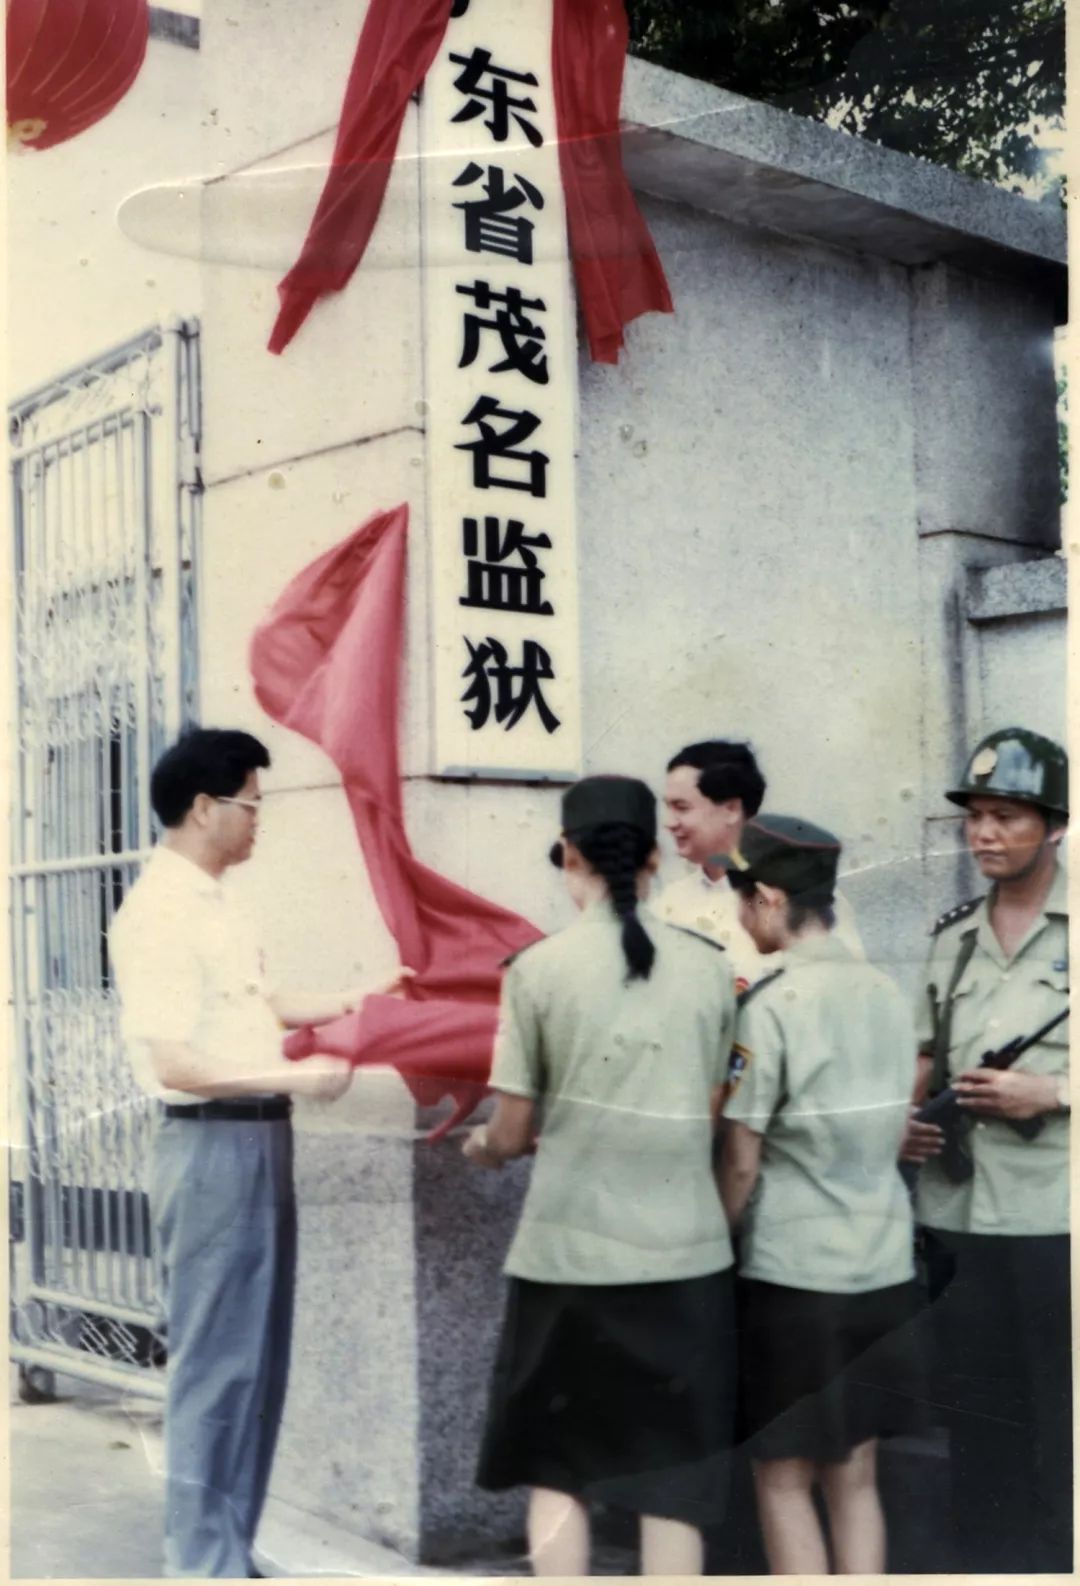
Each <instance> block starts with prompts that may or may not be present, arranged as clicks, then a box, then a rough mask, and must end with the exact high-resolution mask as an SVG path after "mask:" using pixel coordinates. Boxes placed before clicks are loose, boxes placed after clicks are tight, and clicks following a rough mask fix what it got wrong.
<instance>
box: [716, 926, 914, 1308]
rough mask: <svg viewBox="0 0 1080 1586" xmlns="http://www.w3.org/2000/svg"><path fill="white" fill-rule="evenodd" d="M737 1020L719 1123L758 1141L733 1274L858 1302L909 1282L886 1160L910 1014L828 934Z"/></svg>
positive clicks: (908, 1258)
mask: <svg viewBox="0 0 1080 1586" xmlns="http://www.w3.org/2000/svg"><path fill="white" fill-rule="evenodd" d="M784 956H785V968H784V970H783V972H782V973H781V974H779V975H778V976H777V977H776V978H775V979H774V980H771V981H769V982H767V983H766V984H765V985H763V986H762V988H761V990H760V991H758V992H757V993H756V994H755V995H754V996H753V997H751V998H750V999H749V1000H748V1001H747V1003H746V1005H745V1007H744V1008H743V1010H742V1011H741V1013H740V1015H739V1020H738V1027H737V1033H736V1065H737V1068H736V1072H737V1075H738V1076H739V1077H738V1078H737V1083H736V1085H735V1089H734V1092H733V1094H732V1096H731V1098H730V1100H729V1101H728V1103H727V1106H726V1107H725V1109H724V1116H725V1118H728V1119H732V1120H734V1121H735V1122H738V1123H745V1124H746V1125H747V1126H748V1127H749V1128H751V1129H754V1130H755V1131H756V1132H758V1133H760V1134H762V1135H763V1136H764V1140H763V1144H762V1153H761V1174H760V1178H759V1180H758V1184H757V1187H756V1191H755V1195H754V1198H753V1200H752V1201H751V1203H750V1205H749V1207H748V1208H747V1212H746V1219H745V1222H744V1225H743V1230H742V1242H741V1250H740V1259H739V1272H740V1275H741V1276H742V1277H745V1278H754V1279H758V1280H760V1281H762V1282H765V1283H780V1284H785V1285H787V1286H788V1287H791V1288H796V1289H817V1290H822V1291H825V1292H829V1293H834V1294H857V1293H862V1292H865V1291H866V1290H868V1289H882V1288H887V1287H888V1286H889V1285H891V1284H896V1283H905V1282H907V1281H909V1280H910V1279H911V1278H912V1277H914V1270H915V1269H914V1259H913V1255H912V1221H911V1206H910V1203H909V1201H908V1196H907V1193H906V1191H905V1189H904V1183H903V1180H902V1179H901V1177H900V1174H899V1171H898V1169H897V1166H896V1159H897V1154H898V1152H899V1149H900V1141H901V1138H902V1136H903V1133H904V1124H905V1120H906V1117H907V1108H908V1102H909V1100H910V1097H911V1091H912V1087H913V1085H914V1082H915V1044H914V1041H913V1039H912V1031H911V1015H910V1013H909V1012H908V1009H907V1006H906V1004H905V1002H904V999H903V998H902V997H901V995H900V993H899V992H898V991H897V989H896V987H895V986H894V985H893V983H892V982H891V981H890V980H888V979H886V977H885V976H884V975H883V974H881V973H880V972H879V971H878V970H876V969H874V968H872V966H871V965H869V964H867V963H865V962H863V961H860V960H858V959H856V958H855V957H854V955H853V954H852V952H851V951H850V949H849V948H847V947H846V946H845V945H844V943H843V942H840V941H838V940H837V939H836V938H835V937H834V936H831V935H830V936H822V937H811V938H809V939H807V940H804V941H800V942H796V943H795V944H794V945H793V946H792V947H790V948H789V949H788V951H787V953H786V954H785V955H784Z"/></svg>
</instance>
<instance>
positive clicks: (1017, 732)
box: [945, 727, 1069, 818]
mask: <svg viewBox="0 0 1080 1586" xmlns="http://www.w3.org/2000/svg"><path fill="white" fill-rule="evenodd" d="M945 797H946V798H947V799H950V800H951V801H952V803H953V804H960V805H966V804H967V802H968V800H969V799H972V798H980V797H982V798H1003V799H1016V800H1017V801H1018V802H1019V803H1022V804H1035V805H1037V806H1038V807H1039V808H1040V809H1043V810H1046V811H1048V812H1049V813H1050V814H1053V815H1061V816H1063V817H1066V818H1067V817H1068V814H1069V757H1068V755H1067V754H1066V753H1065V750H1064V749H1063V748H1062V747H1061V745H1060V744H1058V743H1055V742H1054V740H1053V739H1052V738H1044V737H1043V736H1042V734H1041V733H1038V732H1029V731H1028V730H1027V728H1026V727H1003V728H1002V729H1001V730H1000V731H999V732H992V733H991V734H990V735H989V737H987V738H983V740H982V741H981V742H980V743H979V744H977V745H976V747H975V751H974V753H973V754H972V756H971V758H970V759H969V761H968V763H967V765H966V766H965V767H964V774H963V776H962V777H961V778H960V785H959V787H954V788H950V789H949V791H948V792H947V793H946V794H945Z"/></svg>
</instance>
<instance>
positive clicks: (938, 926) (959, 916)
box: [930, 897, 983, 936]
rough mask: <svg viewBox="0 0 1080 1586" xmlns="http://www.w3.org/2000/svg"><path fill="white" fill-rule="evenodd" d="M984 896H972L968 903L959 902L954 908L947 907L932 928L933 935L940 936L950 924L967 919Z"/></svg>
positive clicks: (931, 933)
mask: <svg viewBox="0 0 1080 1586" xmlns="http://www.w3.org/2000/svg"><path fill="white" fill-rule="evenodd" d="M982 901H983V900H982V898H981V897H980V898H970V899H969V900H968V902H967V903H958V904H957V905H956V907H955V908H954V909H946V910H945V913H944V914H939V915H938V917H937V919H936V920H935V921H934V923H933V925H932V926H931V929H930V935H931V936H939V935H940V934H941V932H942V931H947V930H948V928H949V926H950V925H956V924H957V923H958V922H959V921H960V920H966V919H967V918H968V916H969V915H971V914H974V913H975V910H976V909H977V908H978V907H979V904H980V903H981V902H982Z"/></svg>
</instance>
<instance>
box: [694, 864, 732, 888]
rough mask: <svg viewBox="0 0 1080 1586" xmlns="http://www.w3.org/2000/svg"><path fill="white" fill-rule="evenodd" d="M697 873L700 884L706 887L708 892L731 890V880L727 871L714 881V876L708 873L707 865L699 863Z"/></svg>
mask: <svg viewBox="0 0 1080 1586" xmlns="http://www.w3.org/2000/svg"><path fill="white" fill-rule="evenodd" d="M696 875H697V878H698V884H699V885H700V886H702V887H704V889H705V891H706V892H730V890H731V882H730V881H729V880H728V878H727V874H726V873H725V874H724V875H720V876H717V878H716V880H715V881H714V880H713V878H712V876H710V875H706V873H705V866H704V865H698V867H697V871H696Z"/></svg>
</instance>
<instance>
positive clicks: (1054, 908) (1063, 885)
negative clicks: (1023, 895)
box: [1043, 859, 1069, 919]
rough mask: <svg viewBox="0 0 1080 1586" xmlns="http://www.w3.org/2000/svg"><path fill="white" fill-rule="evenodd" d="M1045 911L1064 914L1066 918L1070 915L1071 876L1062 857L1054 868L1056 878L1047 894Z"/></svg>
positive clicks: (1046, 912)
mask: <svg viewBox="0 0 1080 1586" xmlns="http://www.w3.org/2000/svg"><path fill="white" fill-rule="evenodd" d="M1043 913H1044V914H1063V915H1064V916H1065V917H1066V919H1067V918H1068V915H1069V877H1068V873H1067V871H1066V869H1065V866H1064V864H1063V863H1062V862H1061V860H1060V859H1059V860H1058V862H1057V865H1056V866H1055V868H1054V879H1053V881H1051V883H1050V891H1049V892H1048V893H1047V894H1046V903H1045V904H1044V905H1043Z"/></svg>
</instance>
